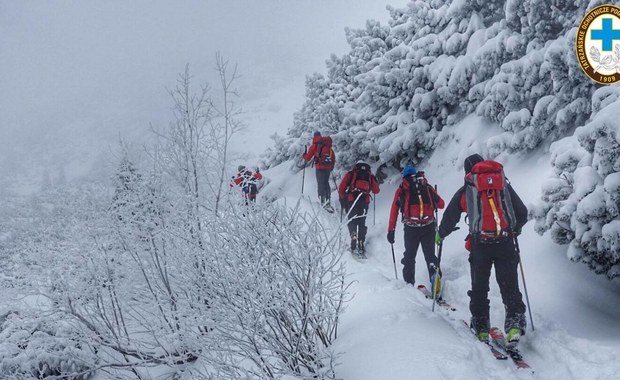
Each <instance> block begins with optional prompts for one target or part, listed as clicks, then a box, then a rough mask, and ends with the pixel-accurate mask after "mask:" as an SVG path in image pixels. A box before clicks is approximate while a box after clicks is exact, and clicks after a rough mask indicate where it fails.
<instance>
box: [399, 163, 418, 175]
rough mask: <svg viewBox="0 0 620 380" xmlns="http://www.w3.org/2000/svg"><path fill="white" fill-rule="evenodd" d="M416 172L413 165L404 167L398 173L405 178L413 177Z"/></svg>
mask: <svg viewBox="0 0 620 380" xmlns="http://www.w3.org/2000/svg"><path fill="white" fill-rule="evenodd" d="M416 172H417V170H416V169H415V166H413V165H405V167H404V168H403V171H402V172H401V173H400V174H401V175H402V176H403V177H407V176H410V175H413V174H415V173H416Z"/></svg>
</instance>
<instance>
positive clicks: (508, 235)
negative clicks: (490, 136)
mask: <svg viewBox="0 0 620 380" xmlns="http://www.w3.org/2000/svg"><path fill="white" fill-rule="evenodd" d="M464 169H465V185H463V186H462V187H461V188H460V189H459V190H458V191H457V192H456V194H454V197H453V198H452V200H451V201H450V204H449V205H448V207H447V208H446V210H445V212H444V214H443V219H442V220H441V225H440V226H439V230H438V232H437V235H436V238H435V239H436V241H437V243H438V244H439V243H440V242H441V241H442V239H444V238H445V237H446V236H448V235H449V234H450V233H451V232H452V230H453V228H454V226H456V224H457V223H458V222H459V220H460V218H461V213H463V212H465V213H467V218H468V219H469V235H468V237H467V240H466V243H465V247H466V248H467V249H468V250H469V251H471V253H470V255H469V263H470V268H471V290H470V291H469V292H468V295H469V297H470V302H469V310H470V311H471V326H472V328H473V329H474V331H475V332H476V335H477V336H478V339H480V340H481V341H488V339H489V328H490V322H489V298H488V293H489V277H490V275H491V266H493V265H495V277H496V279H497V284H498V285H499V289H500V292H501V295H502V301H503V303H504V306H505V308H506V319H505V322H504V329H505V331H506V344H507V346H508V347H516V345H517V344H518V342H519V339H520V337H521V335H522V334H525V327H526V320H525V304H524V303H523V297H522V295H521V292H520V291H519V281H518V274H517V266H518V264H519V255H518V253H517V251H516V249H515V242H514V238H515V237H516V236H518V235H519V234H520V233H521V229H522V227H523V226H524V225H525V223H526V222H527V208H526V207H525V205H524V204H523V202H522V201H521V199H520V198H519V196H518V195H517V193H516V192H515V191H514V189H513V188H512V186H511V185H510V182H508V180H507V179H506V177H505V176H504V171H503V167H502V165H501V164H499V163H498V162H495V161H484V159H483V158H482V157H481V156H480V155H479V154H474V155H471V156H469V157H467V158H466V159H465V163H464Z"/></svg>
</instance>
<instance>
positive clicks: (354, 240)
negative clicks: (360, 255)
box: [351, 232, 357, 255]
mask: <svg viewBox="0 0 620 380" xmlns="http://www.w3.org/2000/svg"><path fill="white" fill-rule="evenodd" d="M356 252H357V234H356V233H355V232H352V233H351V253H352V254H354V255H355V254H356Z"/></svg>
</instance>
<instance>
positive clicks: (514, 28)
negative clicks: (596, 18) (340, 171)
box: [266, 0, 601, 168]
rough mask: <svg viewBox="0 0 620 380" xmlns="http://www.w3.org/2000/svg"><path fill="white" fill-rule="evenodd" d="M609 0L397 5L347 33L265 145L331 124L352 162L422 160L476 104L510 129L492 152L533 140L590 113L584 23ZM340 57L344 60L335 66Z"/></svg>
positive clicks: (276, 155) (555, 134) (286, 146)
mask: <svg viewBox="0 0 620 380" xmlns="http://www.w3.org/2000/svg"><path fill="white" fill-rule="evenodd" d="M599 3H601V2H600V1H592V2H590V3H587V2H577V1H576V2H571V1H568V2H567V1H560V0H554V1H543V0H526V1H521V0H518V1H517V0H496V1H480V0H459V1H447V0H433V1H411V2H409V3H408V4H407V6H406V7H404V8H402V9H398V8H389V11H390V20H389V22H388V25H387V26H381V25H379V24H378V23H376V22H368V23H367V25H366V28H365V29H361V30H356V31H351V30H349V31H348V33H347V41H348V42H349V45H350V46H351V50H350V51H349V52H348V53H347V54H345V55H344V56H342V57H340V58H335V57H332V58H331V59H330V60H329V61H328V75H327V77H323V76H322V75H319V74H314V75H312V76H310V77H309V78H308V80H307V83H306V90H307V91H306V101H305V103H304V105H303V107H302V109H301V110H300V112H299V113H298V114H297V115H296V118H295V122H294V125H293V127H292V129H291V130H290V131H289V132H288V136H287V137H286V138H281V137H279V138H278V141H279V142H278V143H277V144H276V147H275V148H274V149H272V150H270V151H269V152H268V153H267V159H266V161H267V164H268V165H275V164H277V163H279V162H282V161H283V160H285V159H287V158H291V157H295V156H297V155H298V154H299V153H300V152H301V151H302V150H303V145H304V144H306V143H307V142H308V141H309V139H310V136H311V134H312V132H313V131H314V130H321V131H323V132H325V133H330V134H332V137H333V139H334V143H335V146H336V148H337V151H338V153H339V155H340V156H341V157H343V158H344V160H341V161H339V162H340V164H342V165H344V167H345V168H346V167H348V166H349V165H350V164H351V163H352V162H355V160H356V159H366V160H370V161H373V162H379V163H382V164H383V163H386V164H393V165H395V166H397V167H400V166H401V165H402V163H404V162H406V161H414V162H417V161H420V160H422V159H424V158H425V157H427V156H428V154H429V153H430V152H432V150H433V149H434V148H435V146H436V145H437V144H438V143H439V142H440V141H442V140H443V139H446V138H450V135H449V133H444V134H442V133H440V132H441V131H442V130H443V129H444V127H445V126H448V125H453V124H455V123H456V122H458V121H459V120H461V119H462V118H463V117H464V116H466V115H469V114H472V113H475V114H477V115H479V116H481V117H483V118H485V119H488V120H490V121H494V122H495V123H497V124H498V125H499V126H500V127H501V128H502V129H503V130H504V132H503V133H502V134H500V135H498V136H495V137H493V138H491V139H490V140H489V141H487V149H488V151H489V153H490V155H491V156H495V155H497V154H499V153H500V152H504V151H520V150H531V149H534V148H536V147H537V146H539V145H540V144H541V143H543V142H551V141H553V140H555V139H557V138H560V137H562V136H564V135H566V134H568V133H570V132H572V131H573V130H574V129H575V128H576V127H578V126H579V125H582V124H583V123H584V122H585V121H586V120H587V119H588V117H589V116H590V112H591V110H590V108H591V107H590V106H591V103H592V99H591V96H592V93H593V91H594V89H595V85H594V84H593V83H592V82H591V81H590V80H589V79H587V77H586V76H585V75H583V73H582V72H581V70H580V69H579V67H578V65H577V61H576V58H575V54H574V42H575V41H574V40H575V30H576V27H577V25H578V23H579V21H580V19H581V17H582V16H583V15H584V13H585V10H586V9H588V8H589V7H592V6H595V5H598V4H599ZM336 67H338V68H340V69H337V70H336V69H335V68H336Z"/></svg>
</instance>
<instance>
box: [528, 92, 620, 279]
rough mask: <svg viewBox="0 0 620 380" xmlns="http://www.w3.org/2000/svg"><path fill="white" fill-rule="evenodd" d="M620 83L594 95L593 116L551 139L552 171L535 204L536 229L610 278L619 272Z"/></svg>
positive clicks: (571, 254) (576, 258)
mask: <svg viewBox="0 0 620 380" xmlns="http://www.w3.org/2000/svg"><path fill="white" fill-rule="evenodd" d="M619 96H620V91H619V90H618V87H604V88H600V89H599V90H598V91H596V92H595V93H594V95H593V97H592V115H593V117H592V119H591V121H590V122H588V123H587V124H586V125H584V126H583V127H579V128H578V129H577V131H576V132H575V135H574V136H570V137H566V138H565V139H563V140H560V141H558V142H556V143H554V144H553V145H552V154H553V161H552V164H553V166H554V169H555V171H554V177H553V178H550V179H549V180H548V181H547V183H546V184H545V185H544V188H543V197H542V203H541V205H540V206H539V207H538V208H537V209H536V210H535V214H534V216H535V217H536V218H537V230H538V231H539V232H540V233H544V232H545V231H547V230H550V231H551V236H552V237H553V239H554V240H555V241H556V242H558V243H560V244H569V249H568V256H569V258H570V259H572V260H575V261H581V262H584V263H586V264H588V266H589V267H590V268H591V269H592V270H594V271H595V272H596V273H599V274H605V275H606V276H607V277H609V278H614V277H617V276H620V143H619V140H618V136H620V124H619V123H618V120H617V116H616V110H617V107H618V106H620V101H619V100H618V98H619Z"/></svg>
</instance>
